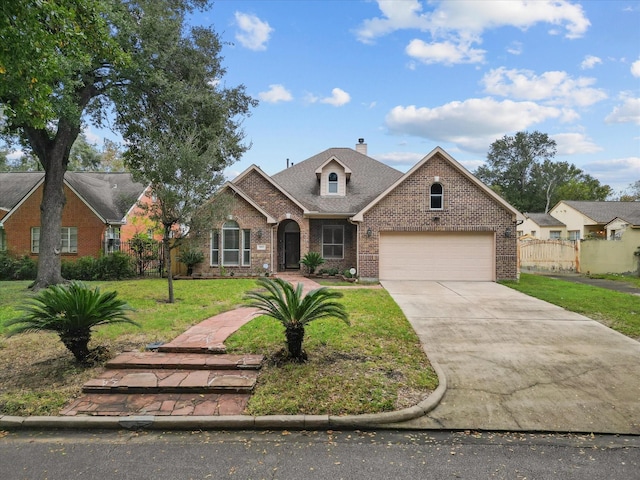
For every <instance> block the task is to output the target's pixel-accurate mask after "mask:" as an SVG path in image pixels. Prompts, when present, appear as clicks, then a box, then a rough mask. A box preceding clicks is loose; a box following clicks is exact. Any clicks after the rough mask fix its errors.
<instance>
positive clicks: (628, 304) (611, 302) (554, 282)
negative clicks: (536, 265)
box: [503, 273, 640, 340]
mask: <svg viewBox="0 0 640 480" xmlns="http://www.w3.org/2000/svg"><path fill="white" fill-rule="evenodd" d="M618 280H620V281H622V279H619V278H618ZM503 283H504V285H506V286H508V287H511V288H513V289H515V290H518V291H520V292H523V293H526V294H527V295H531V296H532V297H536V298H539V299H541V300H545V301H547V302H549V303H553V304H554V305H558V306H560V307H563V308H566V309H567V310H571V311H572V312H576V313H580V314H582V315H585V316H587V317H589V318H592V319H594V320H597V321H599V322H600V323H603V324H604V325H606V326H607V327H610V328H612V329H614V330H616V331H618V332H620V333H622V334H624V335H626V336H628V337H631V338H633V339H635V340H640V296H637V295H631V294H628V293H620V292H615V291H612V290H607V289H604V288H599V287H594V286H591V285H582V284H578V283H571V282H567V281H563V280H559V279H555V278H550V277H546V276H544V275H532V274H525V273H523V274H522V275H521V276H520V282H503ZM629 283H632V284H637V283H636V282H635V279H631V281H630V282H629Z"/></svg>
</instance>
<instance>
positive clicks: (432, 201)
mask: <svg viewBox="0 0 640 480" xmlns="http://www.w3.org/2000/svg"><path fill="white" fill-rule="evenodd" d="M429 193H430V194H429V208H430V209H431V210H442V208H443V207H442V205H443V203H442V197H443V192H442V185H441V184H440V183H434V184H433V185H431V190H430V192H429Z"/></svg>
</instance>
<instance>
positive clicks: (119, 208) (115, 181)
mask: <svg viewBox="0 0 640 480" xmlns="http://www.w3.org/2000/svg"><path fill="white" fill-rule="evenodd" d="M43 176H44V173H43V172H33V173H31V172H28V173H27V172H25V173H22V172H16V173H13V172H12V173H0V207H2V208H6V209H7V210H10V209H12V208H13V207H15V206H16V205H17V204H18V202H19V201H20V200H21V199H22V198H23V197H24V196H25V195H26V194H27V193H29V191H30V190H31V189H32V188H33V187H34V186H35V185H36V183H38V181H40V179H42V177H43ZM64 178H65V180H66V181H67V182H68V183H69V185H70V186H71V187H72V188H73V189H74V190H75V191H76V192H78V194H79V195H80V196H81V197H82V198H83V199H84V200H85V201H86V202H87V203H88V204H89V205H90V206H91V207H92V208H93V209H94V210H95V211H96V212H97V213H98V214H99V215H100V216H101V217H102V218H104V219H105V220H106V221H108V222H119V221H121V220H122V219H123V218H124V216H125V214H126V213H127V211H128V210H129V208H131V206H133V204H134V203H135V202H136V200H138V198H139V197H140V195H142V193H143V192H144V190H145V186H144V185H143V184H141V183H137V182H134V181H133V178H132V177H131V174H129V173H96V172H66V173H65V175H64ZM5 205H6V206H5Z"/></svg>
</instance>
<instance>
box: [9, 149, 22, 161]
mask: <svg viewBox="0 0 640 480" xmlns="http://www.w3.org/2000/svg"><path fill="white" fill-rule="evenodd" d="M23 155H24V152H23V151H22V150H14V151H12V152H9V153H7V160H18V159H19V158H22V157H23Z"/></svg>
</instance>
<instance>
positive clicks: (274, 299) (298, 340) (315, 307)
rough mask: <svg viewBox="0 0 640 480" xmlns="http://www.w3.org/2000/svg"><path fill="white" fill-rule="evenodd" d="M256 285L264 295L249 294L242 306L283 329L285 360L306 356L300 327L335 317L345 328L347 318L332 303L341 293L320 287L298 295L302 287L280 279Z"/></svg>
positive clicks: (299, 358)
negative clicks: (286, 352) (257, 312)
mask: <svg viewBox="0 0 640 480" xmlns="http://www.w3.org/2000/svg"><path fill="white" fill-rule="evenodd" d="M257 282H258V284H259V285H260V286H261V287H263V288H264V289H265V290H266V291H253V292H249V293H247V294H246V296H245V299H247V300H249V302H248V303H247V304H246V305H247V306H249V307H255V308H257V309H258V310H260V312H261V313H262V314H264V315H267V316H269V317H272V318H275V319H276V320H278V321H279V322H280V323H282V325H283V326H284V328H285V337H286V341H287V351H288V353H289V357H290V358H291V359H292V360H294V361H297V362H304V361H305V360H306V359H307V355H306V353H305V352H304V350H303V349H302V341H303V339H304V327H305V325H307V324H308V323H310V322H312V321H314V320H318V319H320V318H328V317H335V318H338V319H339V320H342V321H343V322H345V323H346V324H347V325H349V315H348V313H347V311H346V310H345V308H344V305H342V304H341V303H339V302H336V301H335V299H337V298H341V297H342V293H340V292H337V291H335V290H329V289H328V288H327V287H320V288H318V289H316V290H312V291H310V292H309V293H307V294H306V295H304V296H303V294H302V284H301V283H298V286H297V287H295V288H294V287H293V285H292V284H290V283H289V282H287V281H285V280H282V279H281V278H274V279H270V278H260V279H259V280H258V281H257Z"/></svg>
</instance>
